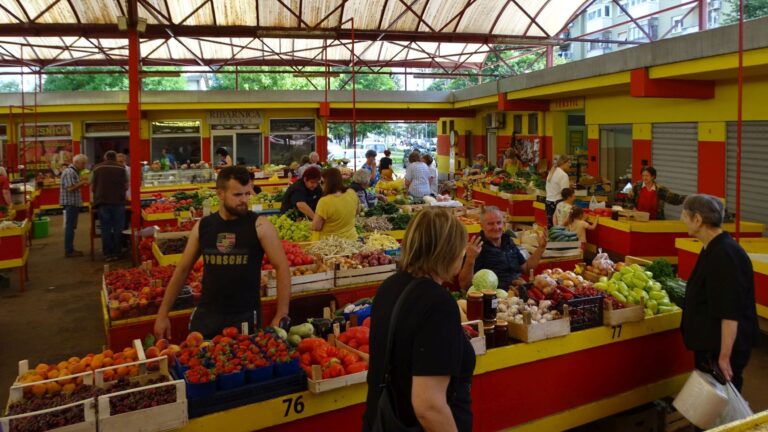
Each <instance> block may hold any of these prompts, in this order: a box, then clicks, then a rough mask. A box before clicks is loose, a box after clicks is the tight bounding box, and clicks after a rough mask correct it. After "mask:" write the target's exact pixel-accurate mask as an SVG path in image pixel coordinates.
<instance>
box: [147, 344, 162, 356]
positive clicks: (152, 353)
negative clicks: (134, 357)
mask: <svg viewBox="0 0 768 432" xmlns="http://www.w3.org/2000/svg"><path fill="white" fill-rule="evenodd" d="M146 355H147V358H148V359H152V358H157V357H158V356H159V355H160V350H159V349H157V347H149V348H147V352H146Z"/></svg>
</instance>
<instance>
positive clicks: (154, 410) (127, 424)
mask: <svg viewBox="0 0 768 432" xmlns="http://www.w3.org/2000/svg"><path fill="white" fill-rule="evenodd" d="M162 389H165V390H166V391H167V390H170V391H172V392H173V393H175V395H174V396H175V397H173V400H174V402H171V403H165V404H162V405H157V406H153V407H150V408H144V409H139V410H136V411H129V412H124V413H120V414H112V403H111V402H112V401H115V400H119V399H121V398H126V399H127V398H137V397H141V396H140V395H141V393H148V392H154V391H158V390H162ZM97 412H98V424H99V430H100V431H122V430H126V431H127V430H135V429H136V427H137V425H141V431H142V432H159V431H165V430H175V429H178V428H181V427H183V426H185V425H186V424H187V423H188V422H189V416H188V410H187V397H186V388H185V386H184V381H183V380H176V381H170V382H165V383H159V384H153V385H150V386H144V387H139V388H135V389H130V390H124V391H121V392H117V393H111V394H108V395H104V396H99V398H98V411H97Z"/></svg>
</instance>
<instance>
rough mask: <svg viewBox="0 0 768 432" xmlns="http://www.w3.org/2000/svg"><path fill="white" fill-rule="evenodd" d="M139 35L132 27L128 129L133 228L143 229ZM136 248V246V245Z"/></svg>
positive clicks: (129, 49) (130, 37)
mask: <svg viewBox="0 0 768 432" xmlns="http://www.w3.org/2000/svg"><path fill="white" fill-rule="evenodd" d="M139 61H140V53H139V35H138V33H137V32H136V29H135V28H133V26H131V28H129V30H128V127H129V130H130V138H129V149H130V156H131V228H133V229H134V230H138V229H140V228H141V123H140V122H141V106H140V101H139V92H140V91H141V77H140V76H139ZM134 246H135V245H134Z"/></svg>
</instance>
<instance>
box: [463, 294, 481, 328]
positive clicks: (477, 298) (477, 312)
mask: <svg viewBox="0 0 768 432" xmlns="http://www.w3.org/2000/svg"><path fill="white" fill-rule="evenodd" d="M467 319H468V320H469V321H474V320H481V319H483V293H480V292H477V291H471V292H469V293H467Z"/></svg>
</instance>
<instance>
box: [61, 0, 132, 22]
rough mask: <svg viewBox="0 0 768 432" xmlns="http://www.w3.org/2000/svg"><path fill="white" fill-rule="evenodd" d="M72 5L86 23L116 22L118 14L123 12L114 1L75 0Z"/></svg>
mask: <svg viewBox="0 0 768 432" xmlns="http://www.w3.org/2000/svg"><path fill="white" fill-rule="evenodd" d="M62 3H64V2H62ZM72 6H74V8H75V10H76V11H77V15H78V16H79V17H80V20H81V21H82V22H84V23H95V24H115V23H117V16H118V15H121V14H122V12H120V8H118V7H117V4H116V3H115V2H114V1H103V0H78V1H73V2H72Z"/></svg>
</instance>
